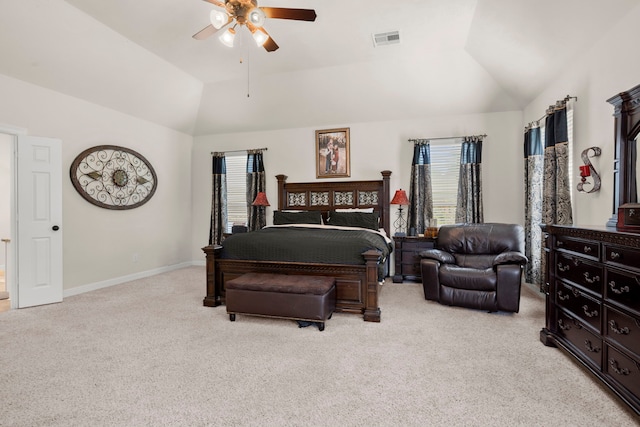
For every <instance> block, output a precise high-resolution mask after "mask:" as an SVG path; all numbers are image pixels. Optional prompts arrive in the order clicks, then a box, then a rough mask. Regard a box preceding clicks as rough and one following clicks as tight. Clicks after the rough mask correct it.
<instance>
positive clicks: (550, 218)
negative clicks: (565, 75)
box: [542, 101, 573, 225]
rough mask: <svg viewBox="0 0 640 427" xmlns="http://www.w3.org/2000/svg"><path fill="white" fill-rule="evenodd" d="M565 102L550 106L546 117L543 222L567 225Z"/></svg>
mask: <svg viewBox="0 0 640 427" xmlns="http://www.w3.org/2000/svg"><path fill="white" fill-rule="evenodd" d="M567 129H568V122H567V106H566V101H558V102H557V103H556V105H555V107H550V108H549V110H548V111H547V118H546V120H545V144H544V179H543V195H542V222H543V223H544V224H561V225H569V224H572V223H573V217H572V213H571V187H570V183H569V136H568V131H567Z"/></svg>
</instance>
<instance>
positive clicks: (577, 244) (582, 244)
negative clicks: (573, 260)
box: [556, 236, 600, 260]
mask: <svg viewBox="0 0 640 427" xmlns="http://www.w3.org/2000/svg"><path fill="white" fill-rule="evenodd" d="M556 249H560V250H563V251H569V252H573V253H575V254H577V255H586V256H588V257H592V258H593V259H594V260H599V259H600V242H594V241H592V240H582V239H574V238H571V237H566V236H558V238H557V239H556Z"/></svg>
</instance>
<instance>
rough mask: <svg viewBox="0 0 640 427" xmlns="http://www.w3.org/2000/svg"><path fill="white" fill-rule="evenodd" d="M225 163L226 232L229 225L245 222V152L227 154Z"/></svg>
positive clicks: (246, 215)
mask: <svg viewBox="0 0 640 427" xmlns="http://www.w3.org/2000/svg"><path fill="white" fill-rule="evenodd" d="M225 160H226V165H227V233H231V226H232V225H233V224H234V223H235V224H247V221H248V214H247V154H246V153H241V154H237V155H234V154H228V155H227V156H226V159H225Z"/></svg>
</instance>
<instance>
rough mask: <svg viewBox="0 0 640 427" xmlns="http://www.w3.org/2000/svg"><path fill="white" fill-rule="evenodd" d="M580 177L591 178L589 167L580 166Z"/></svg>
mask: <svg viewBox="0 0 640 427" xmlns="http://www.w3.org/2000/svg"><path fill="white" fill-rule="evenodd" d="M580 176H582V177H585V176H591V169H590V167H589V165H582V166H580Z"/></svg>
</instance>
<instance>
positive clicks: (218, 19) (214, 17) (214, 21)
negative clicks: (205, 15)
mask: <svg viewBox="0 0 640 427" xmlns="http://www.w3.org/2000/svg"><path fill="white" fill-rule="evenodd" d="M209 19H210V20H211V25H213V27H214V28H215V29H216V30H219V29H220V28H222V27H223V26H224V25H225V24H226V23H227V21H228V20H229V17H228V15H227V14H226V13H225V12H223V11H221V10H216V9H214V10H212V11H211V14H210V15H209Z"/></svg>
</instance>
